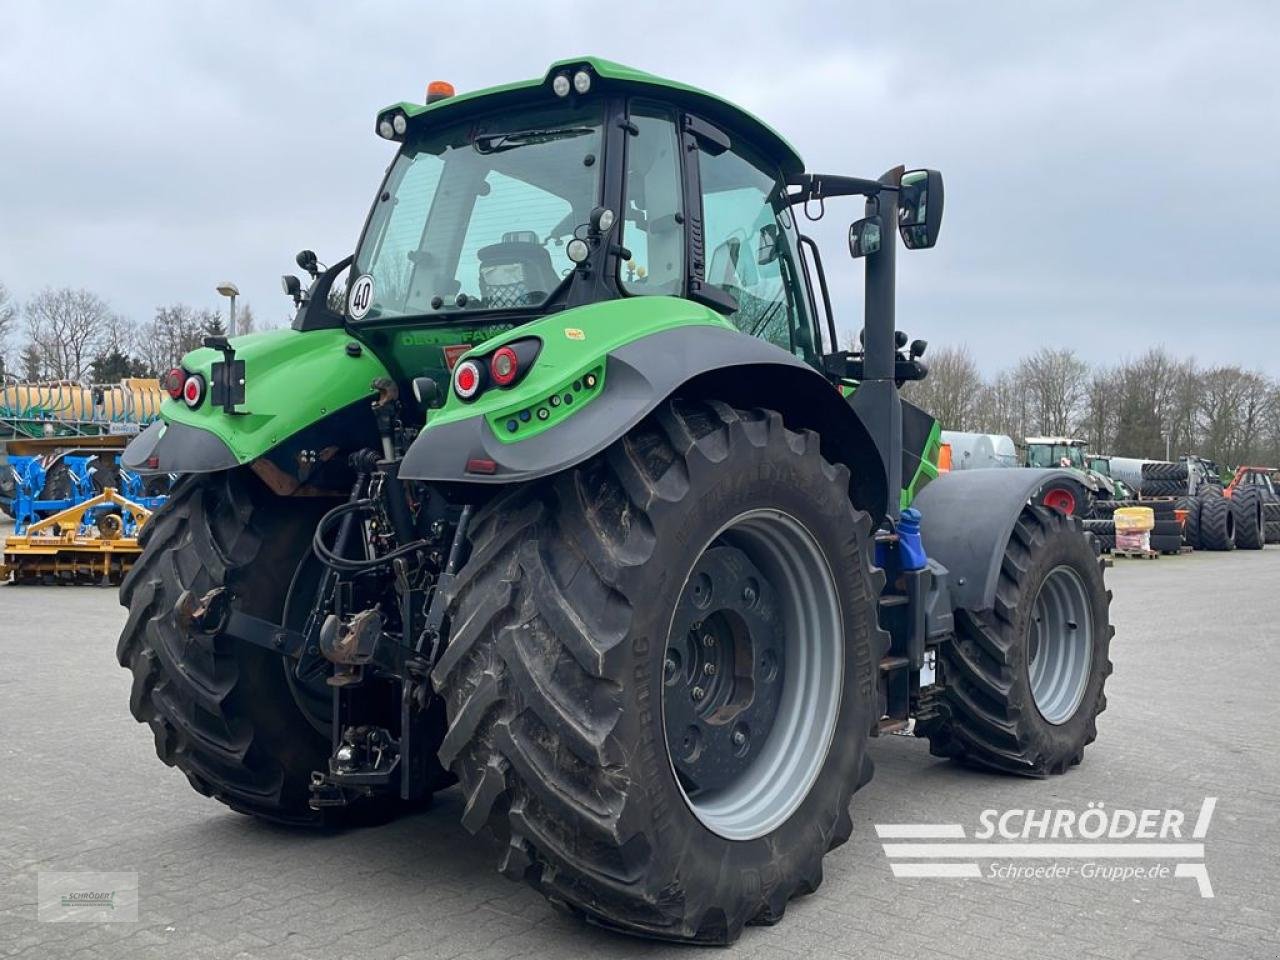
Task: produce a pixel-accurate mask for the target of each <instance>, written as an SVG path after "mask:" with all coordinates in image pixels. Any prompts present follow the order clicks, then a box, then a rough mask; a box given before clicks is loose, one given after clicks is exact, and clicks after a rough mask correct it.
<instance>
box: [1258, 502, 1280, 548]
mask: <svg viewBox="0 0 1280 960" xmlns="http://www.w3.org/2000/svg"><path fill="white" fill-rule="evenodd" d="M1262 534H1263V536H1262V539H1263V541H1264V542H1266V543H1280V495H1278V494H1274V493H1264V494H1263V496H1262Z"/></svg>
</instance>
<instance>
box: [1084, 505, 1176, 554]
mask: <svg viewBox="0 0 1280 960" xmlns="http://www.w3.org/2000/svg"><path fill="white" fill-rule="evenodd" d="M1180 506H1181V505H1180V503H1179V501H1177V500H1175V499H1173V498H1168V499H1162V500H1098V501H1096V502H1095V503H1094V505H1093V518H1092V519H1090V520H1085V521H1084V528H1085V530H1087V531H1088V532H1089V533H1092V534H1093V535H1094V536H1095V537H1096V538H1097V540H1098V544H1099V546H1100V547H1101V548H1102V551H1103V552H1104V553H1110V552H1111V551H1112V550H1114V549H1115V547H1116V522H1115V518H1114V514H1115V511H1116V510H1117V509H1118V508H1120V507H1149V508H1150V509H1151V512H1152V513H1154V514H1155V520H1156V525H1155V527H1154V528H1152V530H1151V549H1152V550H1154V551H1156V552H1157V553H1177V552H1179V551H1180V550H1181V549H1182V543H1183V539H1182V536H1183V531H1182V527H1181V525H1180V524H1179V523H1178V517H1177V515H1176V514H1175V513H1174V511H1175V510H1177V509H1180Z"/></svg>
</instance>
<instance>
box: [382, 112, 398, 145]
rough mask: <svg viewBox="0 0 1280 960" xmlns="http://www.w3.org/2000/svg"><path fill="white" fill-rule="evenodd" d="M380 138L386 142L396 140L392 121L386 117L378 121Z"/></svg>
mask: <svg viewBox="0 0 1280 960" xmlns="http://www.w3.org/2000/svg"><path fill="white" fill-rule="evenodd" d="M378 136H380V137H382V139H384V140H394V139H395V138H396V130H395V127H393V126H391V121H390V120H388V119H387V118H386V117H383V118H382V119H381V120H379V121H378Z"/></svg>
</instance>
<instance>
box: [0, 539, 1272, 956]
mask: <svg viewBox="0 0 1280 960" xmlns="http://www.w3.org/2000/svg"><path fill="white" fill-rule="evenodd" d="M0 532H2V531H0ZM1116 563H1117V566H1116V568H1115V569H1113V570H1110V571H1108V581H1109V584H1110V586H1111V587H1112V588H1113V589H1114V591H1115V600H1114V603H1113V606H1112V617H1113V622H1114V623H1115V625H1116V628H1117V633H1116V637H1115V641H1114V642H1113V645H1112V660H1113V661H1114V663H1115V673H1114V675H1113V676H1112V677H1111V679H1110V681H1109V683H1108V687H1107V694H1108V700H1109V705H1108V709H1107V711H1106V712H1105V713H1104V714H1103V715H1102V717H1101V719H1100V721H1099V738H1098V741H1097V742H1096V743H1095V744H1094V745H1093V746H1092V747H1090V748H1089V750H1088V751H1087V752H1086V755H1085V760H1084V763H1083V764H1082V765H1081V766H1080V767H1077V768H1075V769H1073V770H1072V771H1071V772H1069V773H1068V774H1067V775H1065V776H1063V777H1059V778H1055V779H1051V780H1045V781H1030V780H1020V779H1012V778H1004V777H999V776H993V775H987V774H982V773H976V772H973V771H970V770H966V769H963V768H961V767H958V766H956V765H953V764H951V763H948V762H944V761H940V760H936V759H934V758H932V757H930V756H929V752H928V749H927V745H926V744H925V743H924V742H923V741H919V740H916V739H914V738H911V737H897V736H894V737H885V738H882V739H880V740H877V741H873V743H872V747H871V749H872V754H873V756H874V758H875V761H876V766H877V769H876V776H875V779H874V780H873V781H872V782H871V783H870V784H869V785H868V786H867V787H866V788H864V789H863V790H862V791H860V792H859V793H858V795H857V796H856V797H855V798H854V802H853V808H852V809H853V816H854V831H853V836H852V837H851V839H850V841H849V842H848V843H847V844H846V845H844V846H843V847H841V848H839V849H838V850H836V851H834V852H833V853H832V854H831V855H829V856H828V857H827V860H826V880H825V883H824V884H823V885H822V886H821V887H820V888H819V889H818V891H817V892H816V893H814V894H813V895H811V896H808V897H805V898H803V899H800V900H797V901H794V902H793V903H792V904H791V906H790V908H789V909H788V911H787V914H786V916H785V917H784V918H783V920H782V922H781V923H780V924H778V925H776V926H773V927H759V928H749V929H748V930H746V931H745V933H744V934H743V936H742V938H741V940H739V941H738V943H737V944H736V945H734V946H733V947H730V948H728V950H727V951H724V952H718V953H717V954H715V955H717V956H722V957H733V958H735V960H736V958H748V957H761V958H764V957H769V958H774V957H784V958H786V957H851V958H852V957H856V958H878V957H887V958H918V957H953V958H975V960H976V958H982V960H991V958H996V957H1018V958H1064V960H1067V958H1071V960H1074V958H1079V957H1090V958H1108V960H1120V958H1126V957H1153V958H1162V960H1163V958H1183V957H1223V958H1231V960H1242V958H1264V957H1265V958H1276V957H1278V956H1280V883H1278V882H1277V881H1278V880H1280V876H1278V875H1280V869H1278V868H1277V859H1276V858H1277V855H1278V854H1280V816H1278V815H1277V811H1278V810H1280V749H1277V748H1278V747H1280V740H1277V736H1276V730H1277V728H1280V708H1278V707H1277V703H1280V698H1277V696H1276V694H1275V690H1276V682H1275V678H1274V676H1273V675H1272V668H1273V667H1274V666H1275V663H1276V660H1277V656H1276V655H1277V653H1278V652H1280V651H1278V650H1277V639H1276V638H1277V627H1276V624H1277V623H1278V622H1280V590H1277V589H1276V587H1277V584H1280V549H1277V548H1269V549H1267V550H1266V551H1263V552H1244V551H1237V552H1235V553H1232V554H1216V555H1215V554H1195V555H1192V556H1180V557H1163V558H1161V559H1159V560H1156V561H1135V560H1128V561H1126V560H1117V561H1116ZM123 622H124V611H123V610H122V609H121V608H120V607H119V606H117V604H116V596H115V591H114V590H110V589H96V588H92V587H10V586H3V587H0V662H2V663H3V664H4V669H3V670H2V671H0V828H2V830H3V832H2V834H0V957H30V958H39V960H45V958H57V960H62V958H68V960H70V958H85V960H89V958H93V960H99V958H121V960H124V958H129V960H135V958H143V957H177V958H187V960H198V958H259V957H261V958H330V957H333V958H345V957H351V958H359V960H381V958H398V957H429V958H459V960H461V958H477V960H478V958H512V960H514V958H521V957H530V958H533V957H538V958H556V957H575V958H576V957H584V956H590V957H592V958H597V960H610V958H624V957H637V958H651V957H666V956H671V957H686V958H687V957H690V956H693V955H695V954H698V953H702V952H703V951H700V950H695V949H693V948H687V947H679V946H673V945H670V944H657V943H649V942H645V941H639V940H634V939H628V938H625V937H621V936H618V935H615V934H611V933H606V932H603V931H600V930H598V929H594V928H592V927H589V926H587V925H585V924H583V923H581V922H579V921H577V920H575V919H573V918H571V917H568V916H565V915H563V914H561V913H559V912H557V911H556V910H554V909H553V908H552V907H551V906H549V905H548V904H547V903H546V902H544V901H543V899H542V898H541V897H540V896H538V895H537V894H535V893H534V892H532V891H531V890H529V889H527V888H525V887H523V886H522V885H519V884H515V883H512V882H510V881H508V880H505V879H503V878H502V877H501V876H499V875H498V873H497V872H496V870H495V866H494V865H495V862H496V860H495V854H494V852H493V851H492V850H491V849H490V848H489V847H487V846H486V845H485V844H483V843H481V842H479V841H477V840H476V839H474V838H472V837H471V836H470V835H469V834H467V833H466V832H465V831H464V830H463V829H462V827H461V826H460V825H459V823H458V818H459V814H460V810H461V801H460V798H459V797H458V795H457V793H456V791H450V792H448V793H446V794H444V795H442V796H441V797H439V798H438V800H437V802H436V804H435V806H434V807H433V808H431V809H430V810H427V811H426V812H424V813H421V814H418V815H416V816H413V817H409V818H406V819H402V820H399V821H396V822H394V823H392V824H389V825H387V826H383V827H378V828H371V829H364V830H355V831H351V832H347V833H337V834H329V835H323V834H311V833H299V832H296V831H292V830H287V829H283V828H278V827H273V826H269V825H266V824H262V823H258V822H255V821H253V820H251V819H249V818H247V817H244V816H240V815H238V814H235V813H232V812H230V811H228V810H227V809H225V808H224V807H222V806H221V805H220V804H218V803H216V802H214V801H212V800H208V799H206V798H204V797H201V796H199V795H198V794H196V793H195V792H194V791H193V790H192V789H191V788H190V787H189V786H188V785H187V782H186V780H185V778H184V777H183V776H182V775H181V774H180V773H178V772H177V771H176V770H174V769H172V768H169V767H165V766H163V765H162V764H161V763H160V762H159V761H158V760H157V759H156V757H155V753H154V747H153V744H152V738H151V734H150V733H149V731H148V730H147V729H146V728H145V727H143V726H141V725H139V724H136V723H135V722H134V721H133V719H132V717H131V716H130V715H129V710H128V697H129V676H128V674H127V673H126V672H125V671H124V670H122V669H120V667H119V666H117V664H116V662H115V643H116V636H117V634H118V632H119V629H120V627H121V625H122V624H123ZM1206 797H1214V798H1216V806H1215V807H1214V809H1213V811H1212V815H1211V818H1210V822H1209V824H1208V827H1207V830H1206V831H1205V834H1204V836H1203V838H1200V839H1195V840H1194V842H1197V843H1202V844H1203V853H1202V855H1198V854H1195V853H1194V852H1193V851H1192V848H1190V847H1182V846H1180V847H1178V848H1177V849H1176V850H1175V851H1173V852H1171V853H1169V854H1168V855H1165V853H1164V852H1161V853H1160V855H1155V854H1152V855H1146V851H1138V853H1139V856H1138V857H1136V858H1132V859H1124V858H1115V857H1111V856H1108V855H1106V853H1104V852H1103V851H1104V849H1105V848H1103V847H1101V846H1096V847H1091V848H1089V850H1088V851H1085V854H1086V855H1085V856H1071V855H1070V854H1075V853H1079V852H1080V850H1079V848H1077V849H1076V850H1074V851H1066V853H1067V854H1068V855H1067V856H1065V857H1064V856H1062V852H1057V853H1054V854H1053V855H1051V856H1038V857H1032V858H1029V859H1017V858H1013V857H1011V856H1006V855H1004V852H1003V851H996V852H995V853H990V852H988V853H985V854H984V855H982V856H979V857H976V858H975V862H977V863H978V864H979V866H980V871H981V874H982V875H981V877H979V878H956V877H951V878H901V877H895V876H894V874H893V871H892V868H891V865H890V861H889V859H888V858H887V857H886V852H885V849H884V844H883V841H882V840H881V839H878V837H877V831H876V824H910V823H946V824H960V825H962V826H963V828H964V830H965V836H966V838H967V839H968V840H970V841H973V840H976V839H977V838H978V837H980V836H981V834H980V833H979V831H980V828H981V824H982V823H983V822H984V821H983V818H982V812H983V811H987V810H994V811H996V812H997V814H999V813H1003V812H1004V811H1006V810H1022V809H1028V808H1029V809H1033V810H1036V811H1041V810H1045V809H1049V810H1057V809H1059V808H1061V809H1065V810H1069V811H1074V814H1075V816H1076V817H1078V816H1079V815H1080V814H1083V813H1085V812H1086V811H1088V810H1089V809H1090V806H1089V805H1090V804H1101V805H1103V809H1105V810H1106V811H1107V812H1108V813H1111V812H1114V811H1117V810H1133V811H1137V812H1140V811H1142V810H1144V809H1155V810H1161V811H1163V810H1166V809H1174V810H1177V811H1181V812H1182V813H1183V815H1184V818H1185V823H1184V826H1183V828H1182V830H1181V833H1180V835H1179V837H1178V838H1177V839H1179V840H1181V841H1192V840H1193V838H1191V837H1190V833H1191V829H1192V826H1193V825H1194V824H1195V823H1196V821H1197V819H1198V818H1199V817H1200V815H1201V811H1202V808H1203V807H1204V803H1205V798H1206ZM1095 809H1096V807H1095ZM990 816H991V815H988V817H990ZM1095 819H1096V818H1095ZM1022 823H1023V820H1021V819H1016V820H1014V821H1012V822H1011V825H1012V826H1013V827H1014V829H1015V830H1016V829H1018V828H1019V827H1020V826H1021V824H1022ZM1032 839H1033V840H1034V839H1038V837H1033V838H1032ZM1166 839H1172V838H1168V837H1167V838H1166ZM899 842H901V841H899ZM935 842H937V843H946V842H948V841H943V840H939V841H935ZM994 842H1003V841H1002V840H1000V838H999V837H997V838H996V840H995V841H994ZM1135 842H1138V841H1135ZM1145 842H1151V841H1145ZM1095 850H1096V851H1097V856H1094V851H1095ZM943 855H944V856H947V855H948V854H946V853H944V854H943ZM949 855H950V856H952V857H954V856H955V854H954V852H952V853H950V854H949ZM1188 858H1190V861H1191V862H1195V863H1199V862H1203V863H1204V864H1205V866H1206V871H1207V877H1208V879H1209V882H1210V883H1211V886H1212V892H1213V896H1212V897H1211V898H1209V897H1204V896H1202V894H1201V889H1200V884H1199V883H1198V881H1197V880H1196V879H1194V878H1193V877H1190V876H1176V877H1175V876H1173V875H1172V874H1173V871H1174V870H1175V869H1176V867H1175V864H1176V863H1178V862H1184V861H1187V859H1188ZM963 859H964V858H963V857H961V858H960V861H963ZM898 862H901V861H898ZM952 862H956V861H952ZM1055 864H1056V865H1057V870H1058V875H1057V876H1056V877H1054V876H1051V877H1049V878H1044V877H1043V876H1042V877H1040V878H1036V877H1030V878H1027V877H1022V878H1013V877H1010V876H1008V875H1007V874H1008V871H1009V870H1010V869H1011V868H1015V867H1020V868H1023V869H1024V870H1025V869H1029V868H1035V867H1041V868H1044V869H1042V870H1041V873H1042V874H1043V873H1045V872H1048V873H1052V872H1053V867H1054V865H1055ZM1126 866H1128V867H1142V868H1145V869H1146V870H1147V871H1149V873H1148V875H1147V876H1144V877H1141V878H1138V877H1132V876H1131V877H1129V878H1128V879H1116V878H1109V877H1108V876H1105V875H1099V874H1100V871H1101V870H1102V869H1103V868H1106V869H1110V870H1118V869H1120V868H1123V867H1126ZM50 871H127V872H136V873H137V876H138V884H139V892H138V905H139V909H138V919H137V920H136V921H131V922H117V923H65V922H64V923H52V922H42V921H38V920H37V883H38V879H39V874H40V873H41V872H50ZM1001 871H1004V873H1003V874H1002V873H1001ZM1063 871H1068V875H1063ZM1086 874H1087V875H1086Z"/></svg>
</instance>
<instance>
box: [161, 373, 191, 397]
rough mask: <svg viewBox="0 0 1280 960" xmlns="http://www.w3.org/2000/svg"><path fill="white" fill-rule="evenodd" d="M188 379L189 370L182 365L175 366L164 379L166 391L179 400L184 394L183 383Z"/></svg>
mask: <svg viewBox="0 0 1280 960" xmlns="http://www.w3.org/2000/svg"><path fill="white" fill-rule="evenodd" d="M186 381H187V371H185V370H183V369H182V368H181V367H174V368H173V369H172V370H170V371H169V372H168V373H166V374H165V375H164V380H163V381H162V383H163V386H164V391H165V393H167V394H169V396H171V397H173V399H175V400H177V399H178V398H179V397H181V396H182V385H183V384H184V383H186Z"/></svg>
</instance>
